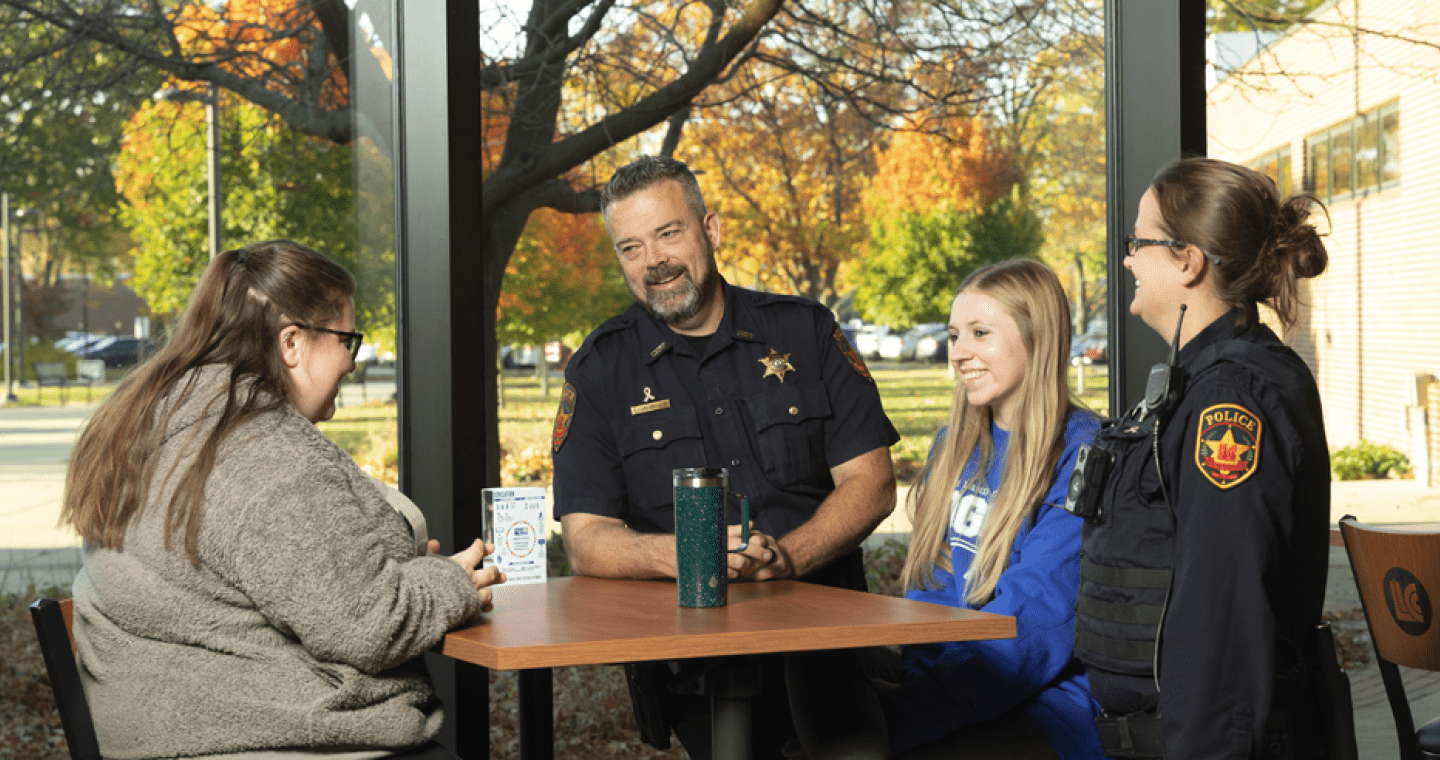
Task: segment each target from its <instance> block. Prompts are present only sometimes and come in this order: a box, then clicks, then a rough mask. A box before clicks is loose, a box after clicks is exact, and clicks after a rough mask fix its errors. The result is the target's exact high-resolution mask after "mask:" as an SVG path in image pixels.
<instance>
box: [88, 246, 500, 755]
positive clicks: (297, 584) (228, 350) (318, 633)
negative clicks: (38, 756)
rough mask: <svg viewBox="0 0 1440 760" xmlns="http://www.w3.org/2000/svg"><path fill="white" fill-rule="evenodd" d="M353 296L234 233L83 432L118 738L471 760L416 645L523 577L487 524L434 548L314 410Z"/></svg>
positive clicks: (92, 696)
mask: <svg viewBox="0 0 1440 760" xmlns="http://www.w3.org/2000/svg"><path fill="white" fill-rule="evenodd" d="M354 292H355V281H354V279H353V278H351V276H350V273H349V272H346V271H345V269H344V268H342V267H341V266H340V265H338V264H336V263H335V262H334V261H332V260H330V259H329V258H327V257H325V256H323V255H321V254H319V253H317V252H315V251H312V250H310V249H309V248H306V247H304V246H302V245H298V244H296V243H291V242H289V241H273V242H268V243H256V244H253V245H248V246H246V247H244V248H241V249H238V250H233V251H226V252H225V253H223V254H221V255H219V256H218V257H216V258H215V260H214V261H212V262H211V263H210V265H209V266H208V267H207V268H206V270H205V274H204V275H203V276H202V277H201V279H200V284H199V286H198V287H197V288H196V290H195V293H194V294H193V295H192V296H191V299H190V303H189V305H188V306H187V307H186V310H185V314H184V316H183V317H182V318H181V320H180V324H179V326H178V327H177V328H176V330H175V332H174V333H173V334H172V336H171V338H170V341H169V343H168V344H167V345H166V346H165V347H164V348H163V349H161V350H160V351H159V352H158V353H157V354H156V355H155V356H154V357H152V358H151V359H150V360H149V361H148V362H146V363H145V364H144V365H142V366H140V367H139V368H138V369H136V370H135V371H134V372H133V373H132V374H131V375H130V377H129V378H127V379H126V380H125V381H124V382H123V383H121V385H120V387H119V388H118V389H116V391H115V393H114V395H112V396H111V397H110V398H109V399H108V400H107V401H106V402H105V403H104V404H103V405H102V406H101V407H100V409H99V410H98V411H97V412H96V413H95V416H94V417H93V418H92V419H91V420H90V423H89V424H88V425H87V426H86V428H85V430H84V431H83V432H82V433H81V434H80V439H79V441H78V442H77V444H76V447H75V451H74V453H73V455H72V457H71V461H70V469H69V472H68V473H67V475H66V482H65V505H64V514H63V518H64V519H65V520H67V521H69V522H71V523H73V524H74V526H75V528H76V530H77V531H78V532H79V533H80V535H81V536H82V537H83V538H84V539H85V565H84V568H83V569H82V570H81V571H80V574H79V576H77V577H76V579H75V639H76V644H77V646H78V650H79V663H80V676H81V680H82V682H83V683H84V686H85V693H86V697H87V699H88V701H89V703H90V712H91V715H92V716H93V717H94V721H95V729H96V733H97V734H98V737H99V740H100V750H101V752H102V753H103V754H104V755H105V757H107V758H155V757H206V758H211V760H220V759H222V758H233V759H237V760H238V758H246V759H247V760H282V759H287V760H288V759H289V758H297V757H303V758H308V759H309V760H316V759H317V758H327V759H328V760H340V758H345V760H360V759H361V758H365V759H368V758H377V757H407V758H414V759H415V760H419V759H420V758H427V759H428V758H453V757H454V755H453V754H450V753H449V752H448V751H445V750H444V749H443V748H442V747H439V746H438V745H435V744H434V743H433V742H432V740H433V739H434V737H435V734H436V732H438V731H439V730H440V723H441V720H442V717H443V716H442V714H441V705H440V703H439V701H438V700H437V699H436V696H435V692H434V689H433V688H432V687H431V685H430V680H429V677H428V676H427V674H426V672H425V666H424V663H423V661H422V660H420V659H419V657H420V655H422V654H424V653H425V651H426V650H428V649H429V648H431V647H432V646H434V645H435V644H436V643H438V642H439V641H440V639H441V638H442V637H444V635H445V632H446V631H447V630H448V629H449V628H451V627H453V626H455V625H457V624H459V623H461V622H463V621H465V620H467V619H469V618H471V617H473V616H475V615H477V614H479V613H481V612H482V611H483V610H484V609H485V608H486V607H487V605H488V604H489V603H490V601H491V591H490V589H489V588H487V586H489V585H491V584H494V583H499V582H501V581H503V580H504V576H503V575H502V574H500V573H499V572H498V571H497V570H496V569H495V568H486V569H483V570H482V569H478V568H477V565H478V564H479V563H480V561H481V559H482V558H483V557H484V556H485V553H486V552H487V551H488V550H490V549H492V548H493V547H490V546H489V545H486V544H481V543H479V542H478V541H477V542H476V543H475V544H473V545H472V546H470V547H469V548H468V549H466V550H465V551H463V552H461V553H459V554H456V555H455V556H453V557H440V556H434V555H433V554H430V552H434V551H435V550H436V549H437V548H438V544H436V543H435V542H429V543H428V544H425V543H424V542H423V539H422V536H423V531H422V530H419V529H418V525H419V524H420V522H421V521H418V520H417V521H416V523H415V524H407V518H405V517H402V515H401V513H400V512H397V511H396V508H392V506H391V503H390V502H391V500H397V501H398V500H403V497H400V496H399V495H398V494H389V493H387V492H386V491H385V490H383V489H384V486H383V485H381V484H379V483H377V482H376V481H373V480H372V479H370V478H369V477H368V476H366V475H365V473H364V472H362V471H361V470H360V468H359V467H357V466H356V464H355V461H354V460H353V459H351V458H350V456H349V455H347V454H346V453H345V452H344V451H342V450H341V449H340V448H338V447H337V446H335V444H333V443H331V442H330V441H329V440H328V439H327V438H326V437H325V436H324V435H322V434H321V433H320V431H319V430H318V429H317V428H316V427H315V423H317V422H320V421H322V420H326V419H329V418H330V416H331V415H332V414H334V412H335V395H336V393H337V391H338V389H339V385H340V379H341V378H342V377H344V376H345V375H346V374H347V373H348V372H350V371H351V370H352V369H354V367H355V362H354V357H355V353H356V350H357V349H358V348H359V346H360V341H361V335H360V334H359V333H357V332H355V331H354V330H355V309H354V303H353V301H352V300H351V299H352V297H353V294H354ZM406 504H407V503H405V502H402V504H401V506H402V507H404V506H405V505H406ZM402 511H403V510H402ZM416 514H418V513H416ZM427 555H428V556H427ZM397 753H399V754H397Z"/></svg>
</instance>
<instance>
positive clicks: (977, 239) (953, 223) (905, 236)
mask: <svg viewBox="0 0 1440 760" xmlns="http://www.w3.org/2000/svg"><path fill="white" fill-rule="evenodd" d="M1043 240H1044V235H1043V233H1042V231H1041V228H1040V218H1039V216H1038V215H1036V213H1035V212H1034V211H1033V210H1032V209H1030V208H1029V207H1028V206H1025V205H1023V204H1022V203H1021V201H1020V195H1019V192H1018V190H1016V191H1014V192H1012V193H1011V194H1010V195H1006V196H1002V197H1000V198H997V199H995V200H994V201H992V202H991V203H990V204H989V205H987V206H985V207H984V208H982V209H980V210H978V211H948V210H939V211H932V212H929V213H922V212H916V211H905V212H903V213H901V215H900V217H899V220H898V222H892V223H890V224H886V223H883V222H876V223H874V224H873V225H872V240H871V249H870V251H871V253H870V257H869V258H868V259H866V261H865V267H864V271H863V276H862V282H861V285H860V287H859V289H858V290H857V291H856V293H855V308H856V309H857V310H858V311H860V312H861V313H863V314H864V315H865V316H866V318H868V319H870V320H871V321H874V322H881V323H884V324H888V325H890V326H892V327H895V328H898V329H905V328H909V327H911V326H913V325H916V324H920V323H922V322H944V321H946V320H947V319H949V316H950V302H951V300H952V299H953V297H954V294H955V289H956V288H958V287H960V283H961V282H964V280H965V278H966V277H968V276H970V273H972V272H974V271H975V270H976V269H979V268H980V267H983V266H985V265H987V264H993V263H995V262H998V261H1004V260H1006V259H1010V258H1016V257H1033V256H1034V255H1035V253H1036V252H1037V251H1038V250H1039V249H1040V244H1041V243H1042V242H1043Z"/></svg>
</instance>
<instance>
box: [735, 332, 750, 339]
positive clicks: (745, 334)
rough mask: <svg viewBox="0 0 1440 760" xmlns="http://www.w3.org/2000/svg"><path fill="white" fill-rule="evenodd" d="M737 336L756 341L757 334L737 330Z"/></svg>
mask: <svg viewBox="0 0 1440 760" xmlns="http://www.w3.org/2000/svg"><path fill="white" fill-rule="evenodd" d="M735 336H736V337H739V338H747V339H749V340H755V333H752V332H750V331H749V330H736V331H735Z"/></svg>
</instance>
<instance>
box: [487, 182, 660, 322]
mask: <svg viewBox="0 0 1440 760" xmlns="http://www.w3.org/2000/svg"><path fill="white" fill-rule="evenodd" d="M633 300H634V299H633V297H632V296H631V295H630V291H629V290H628V289H626V287H625V278H624V275H623V274H622V273H621V271H620V262H619V260H618V259H617V258H616V257H615V252H614V250H613V249H612V248H611V245H610V240H609V238H608V237H607V236H606V235H605V234H604V230H603V229H602V228H601V225H600V219H599V218H598V217H596V216H593V215H584V216H577V215H574V214H561V213H559V212H556V211H550V210H548V209H542V210H540V211H537V212H535V213H534V214H533V215H531V217H530V224H529V225H528V226H527V227H526V230H525V236H524V237H522V238H520V242H519V244H518V245H517V246H516V247H515V254H514V256H512V257H511V259H510V268H509V269H507V270H506V272H505V289H504V291H503V292H502V293H501V295H500V308H499V320H498V322H497V324H496V328H495V330H496V337H497V338H498V340H499V341H500V342H501V343H517V344H532V345H533V344H539V343H543V342H545V341H547V340H555V339H565V340H567V341H569V342H570V343H571V345H572V347H573V346H574V345H578V343H579V341H580V340H583V339H584V337H585V335H586V334H588V333H589V332H590V331H591V330H593V329H595V328H596V327H597V326H599V324H600V323H601V322H603V321H605V320H606V319H608V318H609V317H612V316H614V315H615V314H617V313H619V312H620V311H622V310H623V309H625V308H626V307H627V306H629V305H630V303H631V301H633Z"/></svg>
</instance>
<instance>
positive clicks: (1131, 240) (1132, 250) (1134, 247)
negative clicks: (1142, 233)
mask: <svg viewBox="0 0 1440 760" xmlns="http://www.w3.org/2000/svg"><path fill="white" fill-rule="evenodd" d="M1147 245H1163V246H1165V247H1166V248H1184V247H1185V246H1187V245H1189V243H1182V242H1180V241H1179V240H1150V239H1148V238H1137V237H1135V236H1134V235H1126V236H1125V255H1126V256H1134V255H1135V254H1136V252H1138V251H1139V250H1140V249H1141V248H1144V247H1145V246H1147Z"/></svg>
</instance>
